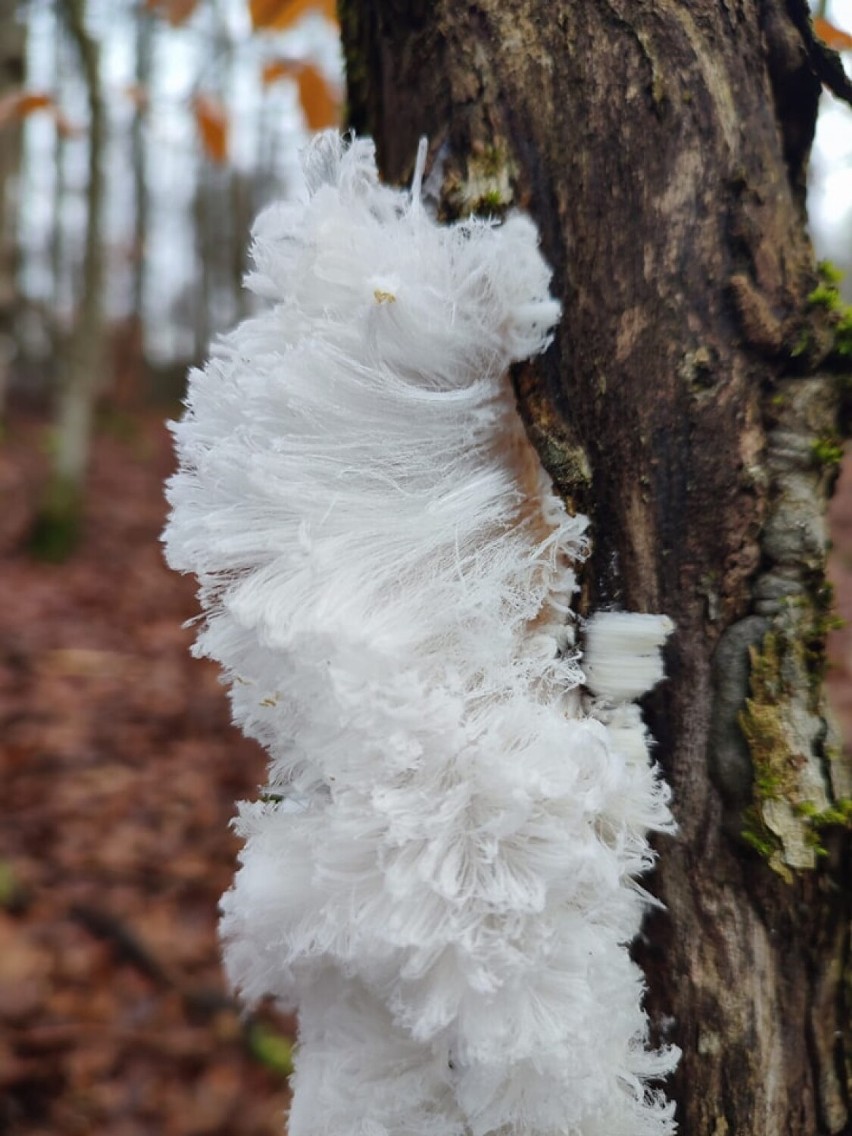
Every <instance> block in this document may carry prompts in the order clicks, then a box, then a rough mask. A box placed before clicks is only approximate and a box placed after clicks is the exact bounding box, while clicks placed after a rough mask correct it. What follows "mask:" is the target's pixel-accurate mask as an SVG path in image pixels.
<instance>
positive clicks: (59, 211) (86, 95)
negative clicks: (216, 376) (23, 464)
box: [0, 0, 342, 559]
mask: <svg viewBox="0 0 852 1136" xmlns="http://www.w3.org/2000/svg"><path fill="white" fill-rule="evenodd" d="M0 45H2V48H0V202H2V221H1V222H0V390H5V389H6V387H8V386H13V387H14V388H15V393H16V394H22V395H23V396H24V397H26V398H28V399H30V400H33V399H41V400H44V399H48V400H50V401H51V403H52V404H53V405H54V407H55V410H54V430H53V436H52V438H51V442H50V445H51V450H52V454H53V466H52V475H51V478H50V481H49V484H48V485H47V486H46V488H45V492H44V496H43V501H42V506H41V510H40V514H39V518H38V522H37V524H36V530H35V544H36V548H37V550H38V551H39V552H40V553H41V554H42V555H44V556H46V557H48V558H57V559H61V558H62V557H63V556H65V555H67V553H68V551H69V550H70V549H71V548H72V547H73V545H74V542H75V540H76V538H77V534H78V532H79V521H80V511H81V508H82V504H83V499H84V494H83V487H84V483H85V475H86V470H87V466H88V452H89V442H90V438H91V432H92V424H93V421H94V416H95V413H96V410H97V407H98V405H99V404H100V403H102V402H108V403H109V404H110V406H111V407H112V408H113V410H114V411H115V410H120V411H122V412H124V413H130V412H132V410H133V408H134V407H136V406H138V405H140V404H144V403H145V402H146V401H148V400H150V399H151V398H152V397H164V396H165V397H170V396H171V397H174V396H176V395H178V394H179V393H180V390H181V388H182V383H183V375H184V373H185V371H186V368H187V365H188V364H189V363H191V362H192V361H193V360H196V359H198V358H200V357H201V356H202V355H203V353H204V351H205V350H206V346H207V344H208V343H209V340H210V338H211V336H212V335H214V334H215V333H216V332H218V331H221V330H223V329H224V328H226V327H227V326H229V325H231V324H232V323H233V322H234V321H235V320H236V319H237V318H239V317H240V316H242V315H244V314H245V312H246V303H247V299H246V296H245V293H244V292H243V290H242V287H241V279H242V275H243V272H244V269H245V258H246V249H247V245H248V234H249V230H250V226H251V221H252V219H253V218H254V216H255V215H256V214H257V212H258V210H259V209H260V208H261V207H262V206H263V205H264V204H265V203H266V202H268V201H269V200H270V199H271V198H273V197H278V196H282V195H286V194H287V193H288V192H292V190H293V189H294V188H295V183H296V180H297V178H298V167H297V163H296V154H297V152H298V149H299V147H300V146H301V145H302V144H303V142H304V140H305V137H306V132H307V131H309V130H316V129H319V128H321V127H325V126H332V125H335V124H336V123H337V122H338V121H339V114H340V105H341V93H342V65H341V59H340V50H339V44H338V32H337V25H336V22H335V14H334V5H333V3H330V2H329V0H315V2H313V3H307V2H305V0H290V2H289V3H288V2H281V0H278V2H272V0H251V2H250V3H247V2H245V0H204V2H199V0H141V2H140V0H118V2H114V3H108V2H107V0H56V2H44V0H30V2H29V3H23V4H22V3H15V2H14V0H2V3H0ZM4 376H5V377H6V378H5V381H4Z"/></svg>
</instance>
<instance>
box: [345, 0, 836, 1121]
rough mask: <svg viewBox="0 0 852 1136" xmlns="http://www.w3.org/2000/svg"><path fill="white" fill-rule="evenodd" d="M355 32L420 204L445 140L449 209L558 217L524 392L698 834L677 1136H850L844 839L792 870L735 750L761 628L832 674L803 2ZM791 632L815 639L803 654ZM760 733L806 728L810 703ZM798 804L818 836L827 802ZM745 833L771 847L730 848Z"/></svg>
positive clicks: (675, 854) (673, 880) (375, 103)
mask: <svg viewBox="0 0 852 1136" xmlns="http://www.w3.org/2000/svg"><path fill="white" fill-rule="evenodd" d="M803 13H804V15H803ZM341 20H342V26H343V34H344V44H345V51H346V56H347V66H348V78H349V98H350V121H351V124H352V125H353V126H354V127H355V128H356V129H357V130H358V131H362V132H366V133H370V134H372V135H373V136H374V137H375V138H376V140H377V143H378V147H379V157H380V162H381V164H382V166H383V168H384V172H385V174H386V175H387V176H388V177H389V178H390V179H392V180H397V181H405V180H406V179H407V178H408V177H409V176H410V172H411V168H412V164H413V160H414V155H415V151H416V145H417V139H418V137H419V136H420V135H421V134H425V135H427V136H428V137H429V140H430V156H431V160H432V164H433V167H434V166H435V164H436V163H440V166H439V168H440V171H441V179H440V180H441V184H442V195H441V204H442V208H443V210H444V211H445V212H446V213H447V214H448V215H450V214H456V213H459V212H464V211H470V210H476V211H480V212H495V211H497V212H500V211H502V210H503V209H505V208H510V207H512V206H521V207H523V208H525V209H527V210H529V211H530V212H531V213H532V214H533V216H534V217H535V219H536V220H537V222H538V224H539V227H540V230H541V234H542V243H543V247H544V250H545V253H546V255H547V256H548V258H549V260H550V262H551V264H552V265H553V267H554V273H555V278H554V286H555V290H556V293H557V294H558V295H559V296H560V298H561V300H562V303H563V305H564V318H563V321H562V325H561V328H560V332H559V335H558V338H557V341H556V343H555V344H554V346H553V347H552V348H551V350H550V351H549V352H548V354H547V356H546V357H545V358H544V359H543V361H541V362H540V363H538V364H536V365H535V366H531V367H527V368H525V369H524V370H523V371H521V372H520V373H519V375H518V376H517V389H518V393H519V402H520V407H521V410H522V413H523V414H524V417H525V420H526V421H527V424H528V428H529V430H530V434H531V436H532V438H533V440H534V441H535V443H536V445H537V447H538V449H539V452H540V453H541V455H542V458H543V460H544V461H545V464H546V465H547V466H548V468H549V469H550V470H551V472H552V474H553V475H554V478H555V479H556V481H557V483H558V484H559V486H560V488H561V490H562V491H563V492H564V494H565V495H566V497H567V498H568V499H569V500H572V501H574V502H575V503H576V504H577V505H578V506H579V507H581V508H583V510H584V511H586V512H588V513H590V515H591V517H592V521H593V538H594V552H593V555H592V558H591V560H590V562H589V564H588V566H587V568H586V572H585V580H584V597H583V599H584V603H585V604H586V605H587V607H588V608H591V607H597V606H600V605H610V604H617V605H620V606H624V607H625V608H629V609H635V610H643V611H664V612H666V613H668V614H670V615H671V616H672V617H673V618H674V619H675V621H676V623H677V627H678V632H677V636H676V638H675V641H674V643H673V645H672V647H671V650H670V652H669V657H668V673H669V676H670V679H669V682H668V683H667V684H666V686H665V688H664V689H663V690H662V691H661V692H660V693H659V694H658V695H656V696H655V698H654V699H653V703H652V705H651V706H650V707H649V717H650V720H651V723H652V726H653V729H654V732H655V734H656V736H657V738H658V741H659V747H658V755H659V758H660V761H661V762H662V764H663V765H664V767H665V770H666V774H667V776H668V777H669V779H670V781H671V783H672V785H673V788H674V793H675V802H676V812H677V816H678V819H679V822H680V825H681V833H680V835H679V837H678V838H677V840H676V841H673V842H667V843H666V845H665V846H664V847H663V848H661V863H660V868H659V871H658V873H657V875H656V877H655V879H654V880H653V881H652V888H653V889H654V890H655V891H657V892H658V894H660V895H661V896H662V898H663V899H664V901H665V903H666V905H667V907H668V914H667V915H666V916H663V917H657V918H655V919H654V920H653V922H652V924H651V925H650V926H649V929H648V931H649V934H648V944H647V946H643V948H642V949H641V953H642V954H643V956H644V957H643V963H644V965H645V966H646V969H647V972H648V974H649V980H650V985H651V993H650V1005H651V1007H652V1010H653V1011H654V1013H656V1015H657V1020H658V1021H659V1022H660V1023H662V1022H663V1020H664V1018H663V1015H670V1016H671V1017H672V1018H673V1019H674V1024H673V1025H671V1026H670V1027H669V1029H668V1031H667V1033H668V1036H669V1037H671V1038H673V1039H674V1040H675V1041H677V1043H678V1044H679V1045H680V1046H681V1047H682V1048H683V1051H684V1056H683V1060H682V1064H681V1068H680V1072H679V1074H678V1076H677V1078H676V1080H675V1082H674V1084H673V1085H672V1086H671V1088H672V1091H673V1093H674V1095H675V1096H676V1097H677V1099H678V1103H679V1118H680V1123H681V1131H682V1133H683V1134H684V1136H712V1134H715V1136H723V1134H725V1133H729V1134H733V1133H736V1134H737V1136H744V1134H750V1136H777V1134H779V1133H785V1134H788V1136H806V1134H807V1136H814V1134H816V1133H820V1134H823V1133H839V1132H841V1131H843V1130H844V1128H845V1125H846V1123H847V1108H848V1087H847V1084H846V1072H845V1059H846V1057H848V1053H849V1044H848V1042H849V1039H848V1037H847V1038H846V1039H845V1041H844V1038H843V1036H842V1031H843V1030H844V1029H847V1028H848V1024H849V1013H848V1007H846V1006H844V989H843V981H842V975H843V970H844V967H845V966H847V965H848V951H849V931H848V928H849V884H848V880H849V876H848V871H846V872H845V873H844V867H846V868H848V856H849V850H848V841H847V840H846V839H845V836H844V834H843V833H842V832H840V831H838V830H834V829H831V830H826V835H825V836H824V837H823V839H824V845H825V847H824V851H825V852H826V853H827V854H826V855H824V856H822V857H820V858H819V863H818V864H817V863H816V861H815V866H814V867H803V866H801V865H798V866H797V865H796V864H795V863H794V862H793V861H794V860H795V855H794V854H793V853H792V852H791V851H790V848H788V846H787V844H786V843H785V842H784V840H783V839H782V837H780V836H779V835H778V834H777V833H776V832H775V830H774V828H773V827H772V824H773V823H774V821H773V817H774V812H773V811H772V809H770V808H769V806H768V804H767V801H766V800H763V801H761V800H758V799H757V797H756V795H755V794H756V788H755V781H756V780H758V779H756V778H755V776H754V769H753V762H754V761H755V760H756V758H755V755H754V753H753V752H751V753H750V750H749V746H748V744H747V741H746V738H745V737H744V735H743V731H742V727H741V722H742V713H743V711H744V710H745V705H746V699H747V698H748V697H749V696H751V697H752V698H753V699H754V698H755V697H756V696H755V682H756V679H755V675H754V674H752V676H751V683H752V687H751V690H750V689H749V671H750V669H751V670H752V671H753V670H754V666H755V664H754V660H755V659H756V658H759V657H760V653H761V651H764V652H765V651H766V650H768V648H766V643H767V635H769V636H770V639H771V641H772V642H773V643H775V644H776V645H777V643H778V642H782V648H781V651H782V655H783V657H784V659H785V660H788V661H789V660H790V659H793V658H794V657H796V658H798V657H799V654H797V652H799V648H800V647H802V650H804V646H803V644H804V643H805V641H806V640H807V641H808V642H810V643H811V646H812V647H814V650H815V651H816V653H817V654H818V653H819V644H820V642H821V638H822V635H823V632H824V627H823V626H822V625H821V624H819V617H818V608H819V604H820V602H822V601H820V600H819V598H818V597H819V595H821V594H822V592H821V591H820V589H821V588H822V585H823V571H824V560H825V552H824V548H823V547H822V546H821V544H820V542H819V541H820V538H819V536H818V534H819V532H820V531H821V530H820V528H819V525H820V521H821V516H822V513H823V511H824V506H825V500H826V496H827V493H828V492H829V490H830V483H831V477H830V475H829V474H828V473H826V471H824V470H820V469H818V468H814V467H813V462H812V461H811V457H812V443H813V442H814V441H815V440H818V437H817V435H815V434H814V435H811V434H809V431H813V430H820V431H822V430H826V429H828V430H829V432H831V427H832V425H833V424H834V419H835V416H836V406H835V403H834V401H833V395H832V390H833V387H832V380H831V379H830V378H827V377H825V376H821V372H820V371H819V365H820V363H821V362H822V360H823V358H824V356H825V355H826V352H827V351H828V349H829V347H830V342H828V341H823V339H824V337H822V338H821V331H820V328H819V326H818V324H819V320H818V319H817V317H816V315H815V313H814V311H813V305H810V304H809V300H808V297H809V296H810V295H811V293H812V291H813V289H814V288H815V285H816V283H817V275H816V266H815V264H814V259H813V253H812V250H811V247H810V244H809V240H808V236H807V233H806V230H805V225H804V182H805V164H806V162H807V157H808V152H809V148H810V142H811V138H812V133H813V126H814V119H815V114H816V103H817V98H818V95H819V86H820V84H819V79H818V78H817V77H816V71H815V65H814V63H813V61H812V58H811V55H810V54H809V52H810V51H811V48H810V47H809V44H808V37H807V36H806V35H804V34H803V31H802V27H803V26H805V27H806V26H807V16H806V9H805V8H804V5H803V4H802V3H800V2H799V0H789V3H787V4H785V3H784V2H783V0H725V2H723V3H719V2H718V0H694V2H692V3H690V4H684V3H682V2H681V0H659V2H657V3H654V4H648V3H641V2H637V0H604V2H601V0H550V2H548V3H547V4H544V3H540V2H537V0H479V2H478V3H476V4H473V5H468V4H453V3H450V2H449V0H439V2H437V3H435V4H426V3H424V2H417V3H405V4H403V3H401V2H398V0H379V2H372V3H367V2H358V0H346V2H345V3H343V4H342V5H341ZM803 20H804V25H803ZM829 339H830V336H829ZM805 381H807V383H808V384H810V385H809V386H808V387H807V391H808V392H811V393H812V394H813V400H814V401H813V403H811V402H808V405H807V406H803V405H801V404H800V396H799V393H798V391H799V389H800V388H799V386H797V384H799V383H805ZM790 384H792V386H791V385H790ZM801 389H805V388H804V387H802V388H801ZM802 397H803V398H804V396H802ZM808 397H810V395H809V396H808ZM806 401H807V399H806ZM790 407H792V409H789V408H790ZM815 407H819V408H821V409H814V408H815ZM769 441H771V445H769V444H768V442H769ZM788 442H789V446H787V443H788ZM785 446H787V448H786V449H785ZM782 451H783V452H782ZM779 454H780V456H779ZM791 455H792V456H791ZM785 462H786V463H787V464H786V465H785V464H784V463H785ZM797 478H798V479H799V480H798V481H797ZM804 484H807V485H808V486H811V489H812V495H811V498H810V505H809V507H808V511H807V515H806V517H805V516H804V514H800V513H799V512H798V511H797V510H798V509H799V505H798V504H797V503H795V502H797V501H798V498H796V492H797V489H796V487H797V486H800V485H804ZM791 486H792V488H791ZM811 489H809V490H808V493H811ZM785 494H786V496H785ZM794 499H795V500H794ZM802 526H804V528H803V527H802ZM802 531H807V532H808V533H816V534H817V536H816V537H814V541H815V542H816V544H815V545H814V543H813V542H811V544H810V545H808V544H807V541H804V538H801V539H800V536H801V532H802ZM819 610H822V609H819ZM794 611H798V612H804V613H805V614H804V615H803V616H802V619H803V620H805V621H806V622H807V627H804V624H796V626H795V627H792V629H791V628H790V627H787V628H786V630H784V626H782V625H783V624H784V621H785V620H788V621H789V619H790V618H791V616H790V613H791V612H794ZM755 621H756V622H755ZM726 633H727V634H726ZM784 635H786V636H787V638H786V639H784V638H783V636H784ZM720 643H722V644H723V646H722V648H721V649H720V650H719V651H717V648H719V645H720ZM814 645H815V646H814ZM749 646H751V647H753V651H752V654H751V656H749ZM785 652H786V654H785ZM714 655H715V671H714ZM809 658H810V657H809ZM750 659H751V661H750ZM790 665H792V664H790ZM802 665H803V666H804V667H805V671H806V672H807V673H806V674H805V671H803V672H802V674H805V677H806V679H807V685H808V695H807V715H808V721H809V727H808V729H809V730H810V732H809V733H808V734H807V738H806V740H805V741H804V742H801V746H803V747H804V749H806V750H807V752H802V753H798V752H797V753H795V754H793V759H794V761H795V762H800V763H804V766H806V767H807V769H808V770H809V771H810V773H811V774H812V775H813V776H812V780H811V781H809V784H813V783H815V782H816V781H818V782H819V784H820V786H821V791H822V792H823V793H824V794H825V799H826V800H827V801H829V802H831V801H836V800H837V799H838V798H840V797H842V796H846V795H848V794H849V793H850V790H849V787H848V782H844V777H845V776H846V774H845V772H844V769H843V766H842V762H840V761H837V762H834V763H833V762H830V761H829V760H828V758H829V757H830V752H829V751H830V746H829V744H828V734H827V730H828V726H827V724H826V722H827V718H826V713H825V707H824V701H823V700H822V697H821V694H820V690H819V686H820V675H819V667H818V663H816V662H814V661H813V660H811V661H810V662H808V663H806V664H805V663H803V664H802ZM764 667H765V662H764ZM779 667H782V664H779ZM783 667H787V670H784V674H785V675H786V674H787V673H788V671H789V667H788V666H787V662H784V663H783ZM783 667H782V669H783ZM801 677H802V675H801V674H800V675H799V678H801ZM784 681H786V680H784ZM781 685H782V686H783V685H784V684H783V682H782V683H781ZM782 693H783V698H782V695H780V694H779V696H778V698H779V703H780V702H784V699H786V697H787V693H788V692H787V691H786V689H785V690H784V691H783V692H782ZM791 705H792V703H791ZM770 709H771V711H772V713H773V714H776V711H777V714H776V716H777V717H779V720H780V719H783V722H784V723H787V724H789V720H790V717H791V715H792V714H793V710H792V709H791V708H790V705H787V703H786V702H785V703H784V705H779V706H778V707H771V708H770ZM773 720H774V719H773ZM779 728H780V727H779ZM791 760H792V759H791ZM784 791H785V793H787V795H788V796H787V797H785V798H784V800H785V801H786V802H787V804H789V806H790V809H791V813H792V814H793V815H794V816H795V817H798V818H799V821H798V822H797V823H799V824H800V827H801V829H802V832H803V833H804V837H807V838H810V837H811V836H812V833H811V831H810V829H809V828H808V827H807V825H806V824H805V822H804V821H802V820H801V815H800V812H799V811H797V810H798V809H799V807H800V806H802V805H803V804H804V802H806V801H808V800H810V797H809V796H808V792H809V790H808V789H807V788H806V787H805V786H803V785H799V784H798V783H797V784H796V785H795V786H793V787H792V788H790V789H789V791H788V790H787V789H785V790H784ZM788 797H789V800H788ZM785 807H786V805H785ZM749 809H752V816H753V818H754V817H756V818H757V824H758V828H759V830H760V833H762V834H763V835H764V836H765V837H766V843H767V847H766V848H765V849H764V853H765V855H761V854H760V853H759V852H757V851H755V850H754V849H753V848H752V847H750V846H748V845H747V844H746V843H745V842H744V841H743V839H742V837H741V833H742V831H743V829H744V828H746V829H747V828H748V824H749V820H748V817H749ZM754 809H757V812H756V813H755V812H754V811H753V810H754ZM776 811H777V809H776ZM767 818H768V820H767ZM752 836H753V837H754V834H752ZM754 842H759V841H757V838H756V837H754V840H753V843H754ZM791 846H792V845H791ZM773 857H774V862H773V863H770V862H769V861H770V860H772V859H773ZM844 880H845V883H844ZM844 1045H845V1046H846V1048H845V1049H844Z"/></svg>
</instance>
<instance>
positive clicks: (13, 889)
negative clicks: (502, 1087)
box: [0, 413, 292, 1136]
mask: <svg viewBox="0 0 852 1136" xmlns="http://www.w3.org/2000/svg"><path fill="white" fill-rule="evenodd" d="M46 436H47V435H46V430H45V426H44V423H43V421H41V420H39V419H37V418H35V417H27V416H16V417H14V418H13V420H12V422H11V423H10V424H9V426H8V427H7V434H6V438H5V440H4V442H3V444H2V445H0V499H2V502H3V505H2V509H0V580H2V585H0V588H1V589H2V597H3V602H2V606H0V784H2V803H0V1133H4V1134H5V1133H8V1134H13V1136H22V1134H24V1133H26V1134H27V1136H154V1134H156V1136H208V1134H209V1136H272V1134H273V1133H274V1134H276V1136H280V1133H281V1132H282V1131H283V1129H284V1121H283V1113H284V1110H285V1108H286V1105H287V1100H288V1097H287V1088H286V1066H287V1064H288V1060H289V1041H288V1040H287V1037H286V1034H287V1031H288V1029H291V1028H292V1023H288V1022H283V1023H282V1022H281V1021H278V1022H276V1021H275V1020H274V1019H273V1018H271V1017H268V1016H261V1017H258V1018H253V1019H251V1020H249V1021H246V1020H244V1019H242V1018H241V1017H240V1015H239V1012H238V1011H237V1009H236V1007H235V1005H234V1003H233V1002H232V1001H231V1000H230V999H229V997H228V996H227V994H226V991H225V987H224V983H223V979H222V975H221V973H220V969H219V961H218V957H219V952H218V946H217V942H216V930H215V927H216V906H217V902H218V899H219V896H220V894H221V893H222V892H223V891H224V890H225V888H227V886H228V884H229V882H230V880H231V878H232V876H233V871H234V863H235V856H236V852H237V841H236V840H235V838H234V837H233V836H232V835H231V833H230V831H229V828H228V822H229V820H230V818H231V817H232V816H233V814H234V801H235V799H238V798H241V797H246V796H254V795H255V794H256V790H257V786H258V785H259V784H260V783H261V782H262V780H263V765H264V762H263V756H262V753H261V751H260V749H259V748H258V747H256V746H255V745H254V744H253V743H250V742H248V741H246V740H245V739H243V738H242V737H241V736H240V735H239V734H238V733H237V732H236V731H235V730H234V729H233V728H232V727H231V725H230V724H229V709H228V704H227V699H226V696H225V691H224V689H223V687H222V686H221V685H220V683H219V681H218V677H217V670H216V668H215V667H214V666H213V665H212V664H210V663H207V662H201V661H199V660H196V659H193V658H191V656H190V654H189V647H190V643H191V642H192V639H193V632H192V630H191V629H188V628H186V627H184V626H183V624H184V622H185V621H186V620H187V619H188V618H190V617H191V616H192V615H194V614H195V611H196V605H195V601H194V583H193V581H192V580H190V579H186V578H182V577H180V576H178V575H177V574H176V573H174V572H170V571H169V570H168V569H167V568H166V566H165V564H164V562H163V559H162V554H161V550H160V545H159V541H158V536H159V533H160V530H161V528H162V525H163V521H164V517H165V504H164V501H163V488H162V487H163V480H164V478H165V477H166V475H167V474H168V472H169V471H170V469H171V466H172V458H171V448H170V441H169V437H168V435H167V433H166V430H165V428H164V426H163V415H162V413H159V414H156V415H154V414H150V415H147V416H146V417H141V418H140V417H138V416H134V417H133V418H132V419H131V418H129V417H128V418H123V417H121V416H115V415H113V416H112V417H111V418H110V420H109V421H108V422H107V423H105V424H104V426H103V427H102V428H101V430H100V431H99V434H98V437H97V441H96V444H95V448H94V455H93V458H94V460H93V467H92V472H91V478H90V485H89V490H88V497H87V510H86V520H85V528H84V532H83V537H82V540H81V542H80V544H79V547H78V549H77V551H76V552H75V553H74V554H73V556H72V557H71V558H70V560H68V561H67V562H66V563H64V564H61V565H51V564H45V563H38V562H35V561H34V560H33V559H32V558H31V557H30V556H29V555H28V554H27V552H26V538H27V534H28V531H29V530H30V528H31V526H32V521H33V515H34V508H35V505H36V502H37V500H38V496H39V491H40V487H41V486H42V484H43V480H44V472H45V464H46V459H45V454H44V444H45V438H46Z"/></svg>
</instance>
